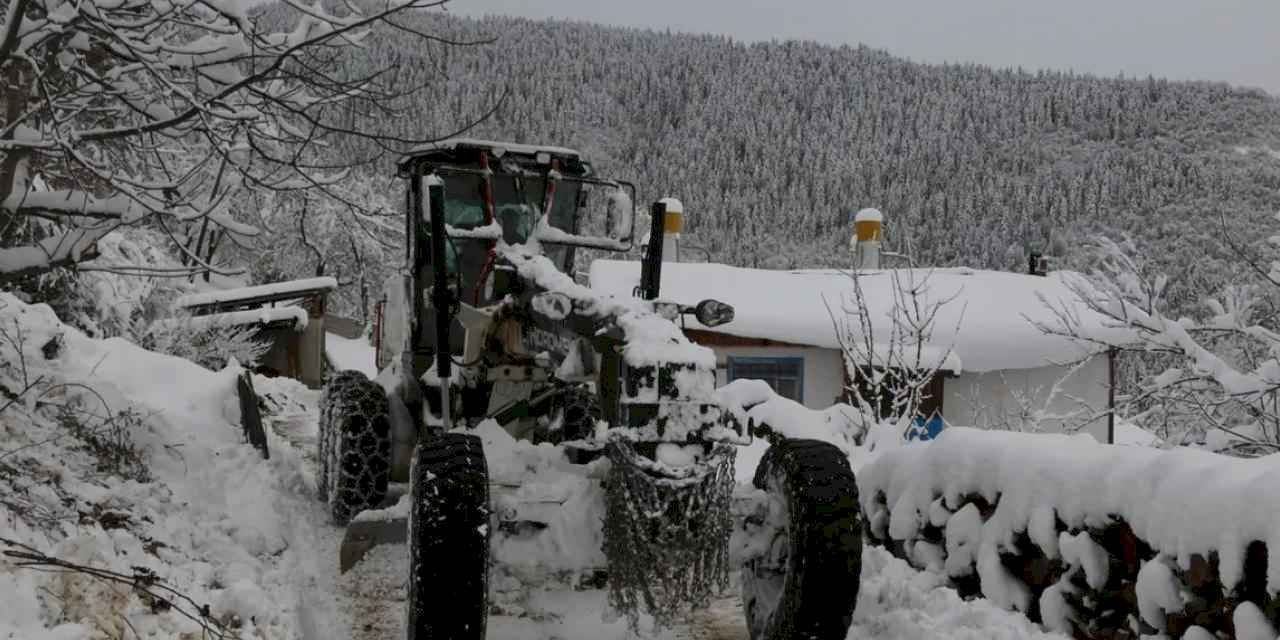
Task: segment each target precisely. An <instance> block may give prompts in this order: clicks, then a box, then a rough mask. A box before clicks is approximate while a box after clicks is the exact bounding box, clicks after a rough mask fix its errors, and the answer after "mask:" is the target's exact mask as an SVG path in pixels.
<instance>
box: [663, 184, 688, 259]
mask: <svg viewBox="0 0 1280 640" xmlns="http://www.w3.org/2000/svg"><path fill="white" fill-rule="evenodd" d="M658 202H661V203H663V204H665V205H667V213H666V215H665V217H664V218H663V219H662V261H663V262H680V232H681V231H683V230H684V205H683V204H681V202H680V201H679V200H676V199H675V198H663V199H661V200H659V201H658Z"/></svg>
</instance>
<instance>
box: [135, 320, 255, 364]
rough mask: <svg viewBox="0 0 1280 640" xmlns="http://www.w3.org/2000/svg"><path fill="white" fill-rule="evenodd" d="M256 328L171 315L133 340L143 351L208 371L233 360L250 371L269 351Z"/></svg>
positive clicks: (139, 333)
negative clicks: (195, 365) (176, 358)
mask: <svg viewBox="0 0 1280 640" xmlns="http://www.w3.org/2000/svg"><path fill="white" fill-rule="evenodd" d="M258 333H259V329H258V327H257V326H255V325H237V324H228V323H219V322H204V321H198V320H196V319H195V318H193V317H192V316H191V315H190V314H186V313H181V312H179V313H175V314H174V315H173V316H171V317H169V318H166V319H163V320H160V321H157V322H153V323H151V324H149V325H147V326H145V327H141V328H139V329H138V330H137V331H136V332H135V334H134V336H133V338H134V342H136V343H137V344H138V345H139V346H141V347H142V348H144V349H146V350H148V351H155V352H156V353H163V354H166V355H171V356H177V357H179V358H184V359H187V360H190V361H191V362H194V363H196V364H198V365H200V366H202V367H204V368H206V369H209V370H211V371H219V370H221V369H222V368H223V367H225V366H227V364H229V363H230V362H231V361H232V360H235V361H237V362H239V363H240V364H241V365H243V366H245V367H249V368H252V367H253V366H254V365H256V364H257V363H258V360H260V359H261V358H262V356H263V355H265V354H266V353H267V351H269V350H270V349H271V345H270V344H268V343H267V342H265V341H263V340H261V339H260V338H259V337H258Z"/></svg>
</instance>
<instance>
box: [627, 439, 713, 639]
mask: <svg viewBox="0 0 1280 640" xmlns="http://www.w3.org/2000/svg"><path fill="white" fill-rule="evenodd" d="M607 452H608V456H609V459H610V461H611V462H612V465H611V466H610V470H609V474H608V478H607V479H606V486H605V505H606V514H605V515H606V518H605V523H604V551H605V557H606V558H607V560H608V563H609V603H610V605H612V606H613V608H614V609H616V610H617V611H619V612H621V613H623V614H625V615H626V616H627V619H628V622H629V623H630V624H631V626H632V628H633V629H634V628H636V627H637V626H638V623H639V614H640V609H641V605H642V604H643V606H644V609H646V610H647V612H648V613H649V614H650V615H652V616H653V618H654V621H655V624H657V625H658V626H664V627H665V626H671V624H672V623H673V622H675V620H676V617H677V616H678V615H680V614H681V613H682V612H683V611H684V610H686V609H696V608H702V607H705V606H706V605H707V604H708V603H709V602H710V599H711V596H712V595H713V594H714V593H715V592H716V591H723V590H725V589H727V588H728V587H729V535H730V533H731V532H732V527H733V517H732V514H731V513H730V507H731V503H732V497H733V485H734V478H733V461H734V458H735V457H736V455H737V449H736V448H735V447H733V446H732V445H724V444H717V445H714V449H713V450H712V453H711V456H710V457H709V459H708V460H707V461H706V462H704V463H700V464H702V465H703V466H704V467H705V468H704V469H702V470H701V472H700V474H698V475H695V476H694V477H692V478H686V479H680V480H675V479H671V478H663V477H658V476H655V475H654V474H652V473H649V472H647V471H646V470H645V469H643V468H641V467H640V466H639V465H638V464H637V460H638V455H639V454H638V453H636V451H635V450H634V449H633V448H632V447H631V445H630V443H627V442H625V441H614V442H611V443H610V444H609V446H608V447H607Z"/></svg>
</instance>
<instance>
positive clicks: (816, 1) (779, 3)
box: [448, 0, 1280, 95]
mask: <svg viewBox="0 0 1280 640" xmlns="http://www.w3.org/2000/svg"><path fill="white" fill-rule="evenodd" d="M448 9H449V11H451V12H453V13H456V14H460V15H476V16H478V15H484V14H488V13H498V14H506V15H519V16H526V17H533V18H543V17H557V18H572V19H575V20H586V21H590V22H600V23H606V24H618V25H628V26H642V27H654V28H667V27H670V28H671V29H673V30H676V31H684V32H696V33H719V34H727V35H730V36H733V37H735V38H738V39H742V40H769V39H772V38H777V39H788V38H803V39H810V40H818V41H821V42H827V43H834V44H841V43H849V44H858V43H865V44H867V45H870V46H873V47H876V48H881V49H888V50H889V51H890V52H892V53H894V54H897V55H900V56H905V57H908V58H911V59H913V60H919V61H922V62H944V61H950V62H979V63H982V64H988V65H993V66H997V67H1010V66H1018V65H1021V66H1022V67H1025V68H1028V69H1038V68H1052V69H1060V70H1068V69H1072V70H1075V71H1079V72H1090V73H1097V74H1104V75H1115V74H1118V73H1121V72H1123V73H1125V74H1126V75H1135V76H1144V77H1145V76H1146V75H1147V74H1152V75H1155V76H1164V77H1169V78H1177V79H1186V78H1196V79H1209V80H1224V81H1227V82H1231V83H1233V84H1239V85H1245V86H1250V87H1261V88H1264V89H1266V90H1268V91H1270V92H1271V93H1272V94H1275V95H1280V0H1066V1H1063V0H928V1H926V0H879V1H872V0H453V1H452V2H450V3H449V5H448Z"/></svg>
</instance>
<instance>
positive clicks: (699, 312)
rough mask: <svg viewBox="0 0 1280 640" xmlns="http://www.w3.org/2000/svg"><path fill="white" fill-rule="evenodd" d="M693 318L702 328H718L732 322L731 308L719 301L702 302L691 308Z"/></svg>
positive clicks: (708, 300)
mask: <svg viewBox="0 0 1280 640" xmlns="http://www.w3.org/2000/svg"><path fill="white" fill-rule="evenodd" d="M693 317H695V318H697V319H698V322H701V323H702V324H703V325H704V326H707V327H718V326H720V325H722V324H728V323H730V322H733V307H732V306H730V305H728V304H725V303H723V302H720V301H719V300H711V299H707V300H703V301H702V302H699V303H698V306H696V307H694V308H693Z"/></svg>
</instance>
